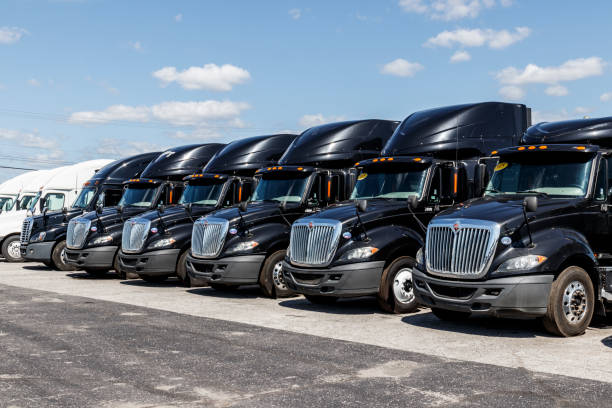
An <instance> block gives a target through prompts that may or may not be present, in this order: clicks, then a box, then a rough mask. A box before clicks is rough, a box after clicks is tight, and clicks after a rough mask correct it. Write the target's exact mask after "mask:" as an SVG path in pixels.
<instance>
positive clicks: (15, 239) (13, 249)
mask: <svg viewBox="0 0 612 408" xmlns="http://www.w3.org/2000/svg"><path fill="white" fill-rule="evenodd" d="M17 254H19V255H17ZM2 256H3V257H4V259H5V260H6V261H7V262H23V261H24V259H23V258H22V257H21V242H20V241H19V235H11V236H10V237H8V238H6V239H5V240H4V242H3V243H2Z"/></svg>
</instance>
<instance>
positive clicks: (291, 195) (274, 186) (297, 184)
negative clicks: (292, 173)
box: [251, 176, 308, 203]
mask: <svg viewBox="0 0 612 408" xmlns="http://www.w3.org/2000/svg"><path fill="white" fill-rule="evenodd" d="M307 183H308V176H306V177H295V178H282V179H262V180H261V181H260V182H259V183H258V184H257V188H256V189H255V192H254V193H253V196H252V197H251V201H279V202H289V203H299V202H300V201H301V200H302V195H303V194H304V190H305V189H306V185H307Z"/></svg>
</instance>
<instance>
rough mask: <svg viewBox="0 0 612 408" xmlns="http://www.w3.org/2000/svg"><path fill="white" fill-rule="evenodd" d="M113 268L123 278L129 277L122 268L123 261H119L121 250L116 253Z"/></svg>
mask: <svg viewBox="0 0 612 408" xmlns="http://www.w3.org/2000/svg"><path fill="white" fill-rule="evenodd" d="M113 269H114V270H115V273H116V274H117V276H118V277H119V279H121V280H125V279H127V274H126V273H125V272H124V271H122V270H121V262H120V261H119V251H117V253H116V254H115V259H114V260H113Z"/></svg>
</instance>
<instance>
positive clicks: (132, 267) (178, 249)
mask: <svg viewBox="0 0 612 408" xmlns="http://www.w3.org/2000/svg"><path fill="white" fill-rule="evenodd" d="M295 137H296V136H295V135H290V134H277V135H267V136H255V137H250V138H246V139H241V140H237V141H235V142H232V143H230V144H228V145H227V146H225V147H224V148H223V149H222V150H220V151H219V152H217V154H216V155H215V156H214V157H213V158H212V159H211V160H210V161H209V162H208V164H207V165H206V167H205V168H204V169H203V170H202V173H198V174H192V175H190V176H187V177H186V178H185V179H184V180H185V182H186V183H187V185H186V187H185V191H184V192H183V195H182V197H181V199H180V200H179V205H176V206H171V207H168V208H165V209H164V210H163V211H161V210H153V211H149V212H146V213H144V214H141V215H139V216H138V217H137V218H132V219H130V220H128V221H127V222H126V223H124V225H123V242H122V245H121V250H120V252H119V260H120V267H121V270H122V271H124V272H128V273H129V272H131V273H135V274H138V275H139V276H140V277H141V278H142V279H144V280H146V281H162V280H165V279H166V278H167V277H168V276H171V275H174V274H176V275H177V276H178V278H179V279H180V280H181V281H182V282H183V283H184V284H185V285H187V286H190V284H191V282H190V279H189V276H188V275H187V272H186V269H185V258H186V256H187V252H188V250H189V248H190V247H191V231H192V229H193V223H194V221H195V219H197V218H198V217H201V216H202V215H205V214H207V213H209V212H211V211H214V210H218V209H220V208H224V207H231V206H232V205H234V204H238V203H240V202H241V201H243V200H244V199H246V198H247V197H248V196H249V195H250V194H251V192H252V190H253V185H254V183H255V178H254V177H253V176H254V175H255V171H256V170H258V169H260V168H262V167H263V166H269V165H272V164H275V163H276V162H277V161H278V159H280V157H281V156H282V154H283V153H284V152H285V150H286V149H287V147H288V146H289V144H290V143H291V142H292V141H293V139H295Z"/></svg>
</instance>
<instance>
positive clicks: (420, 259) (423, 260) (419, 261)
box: [416, 247, 425, 265]
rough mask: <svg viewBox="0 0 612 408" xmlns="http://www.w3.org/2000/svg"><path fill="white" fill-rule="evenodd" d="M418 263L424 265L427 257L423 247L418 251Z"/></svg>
mask: <svg viewBox="0 0 612 408" xmlns="http://www.w3.org/2000/svg"><path fill="white" fill-rule="evenodd" d="M416 263H417V264H419V265H423V264H424V263H425V257H424V256H423V247H420V248H419V250H418V251H417V253H416Z"/></svg>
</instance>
